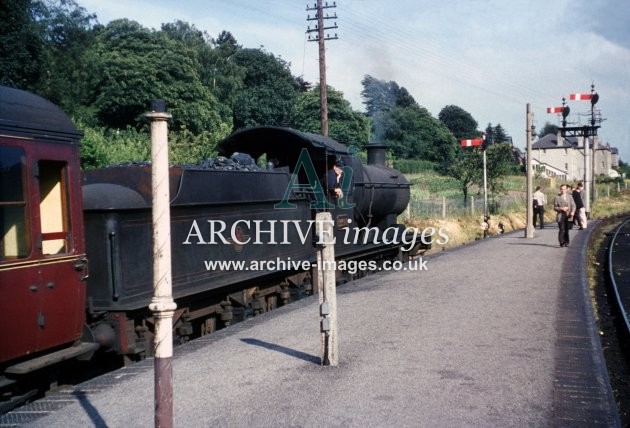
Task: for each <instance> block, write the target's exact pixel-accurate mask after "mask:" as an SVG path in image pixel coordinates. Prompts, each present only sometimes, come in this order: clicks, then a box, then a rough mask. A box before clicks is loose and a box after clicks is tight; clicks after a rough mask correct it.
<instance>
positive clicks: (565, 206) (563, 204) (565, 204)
mask: <svg viewBox="0 0 630 428" xmlns="http://www.w3.org/2000/svg"><path fill="white" fill-rule="evenodd" d="M553 209H554V211H555V212H556V221H557V222H558V229H559V231H558V241H559V242H560V246H561V247H568V246H569V221H572V220H573V216H574V215H575V202H574V201H573V197H572V196H571V195H570V194H569V193H568V192H567V185H566V184H563V185H562V186H560V193H559V194H558V196H556V197H555V199H554V200H553Z"/></svg>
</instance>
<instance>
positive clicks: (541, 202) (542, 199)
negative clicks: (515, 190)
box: [534, 186, 547, 229]
mask: <svg viewBox="0 0 630 428" xmlns="http://www.w3.org/2000/svg"><path fill="white" fill-rule="evenodd" d="M545 205H547V195H545V194H544V193H543V191H542V188H541V187H540V186H536V191H535V192H534V228H536V217H537V216H538V217H539V218H540V228H541V229H544V228H545Z"/></svg>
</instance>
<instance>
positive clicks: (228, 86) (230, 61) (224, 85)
mask: <svg viewBox="0 0 630 428" xmlns="http://www.w3.org/2000/svg"><path fill="white" fill-rule="evenodd" d="M212 44H213V45H214V49H212V51H211V52H210V54H209V56H208V58H207V59H206V60H205V61H203V71H202V80H203V82H204V83H205V85H206V86H207V87H208V88H210V91H211V92H212V93H213V94H214V95H215V96H216V97H217V99H218V100H219V102H220V103H221V105H222V106H224V108H225V109H226V110H228V111H229V114H230V115H232V110H233V109H234V106H235V105H236V100H237V98H238V95H239V92H240V91H241V90H242V89H243V88H244V87H245V83H244V80H245V76H246V75H247V67H245V66H244V65H240V64H238V63H237V62H236V61H234V55H235V54H236V53H237V52H239V51H240V50H242V47H241V45H239V44H238V43H237V41H236V39H235V38H234V36H232V34H231V33H230V32H228V31H223V32H221V34H219V36H218V37H217V38H216V39H214V40H213V41H212Z"/></svg>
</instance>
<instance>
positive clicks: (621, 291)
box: [607, 218, 630, 338]
mask: <svg viewBox="0 0 630 428" xmlns="http://www.w3.org/2000/svg"><path fill="white" fill-rule="evenodd" d="M607 262H608V265H607V270H608V281H609V284H610V287H611V290H612V292H613V300H614V303H615V304H616V306H617V310H618V312H619V314H620V325H619V327H620V328H621V329H622V330H623V331H622V332H621V335H622V336H623V337H626V338H630V218H628V219H626V220H625V221H624V222H623V223H621V224H620V225H619V226H618V227H617V228H616V229H615V230H614V232H612V234H611V239H610V244H609V246H608V260H607Z"/></svg>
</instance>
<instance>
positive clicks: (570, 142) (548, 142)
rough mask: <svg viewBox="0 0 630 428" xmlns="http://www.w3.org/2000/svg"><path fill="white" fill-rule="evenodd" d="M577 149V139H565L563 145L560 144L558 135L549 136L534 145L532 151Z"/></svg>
mask: <svg viewBox="0 0 630 428" xmlns="http://www.w3.org/2000/svg"><path fill="white" fill-rule="evenodd" d="M577 147H578V139H577V137H566V138H563V139H562V142H561V144H558V136H557V135H556V134H547V135H545V136H544V137H542V138H539V139H538V141H536V142H535V143H534V144H532V149H571V148H577Z"/></svg>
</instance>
